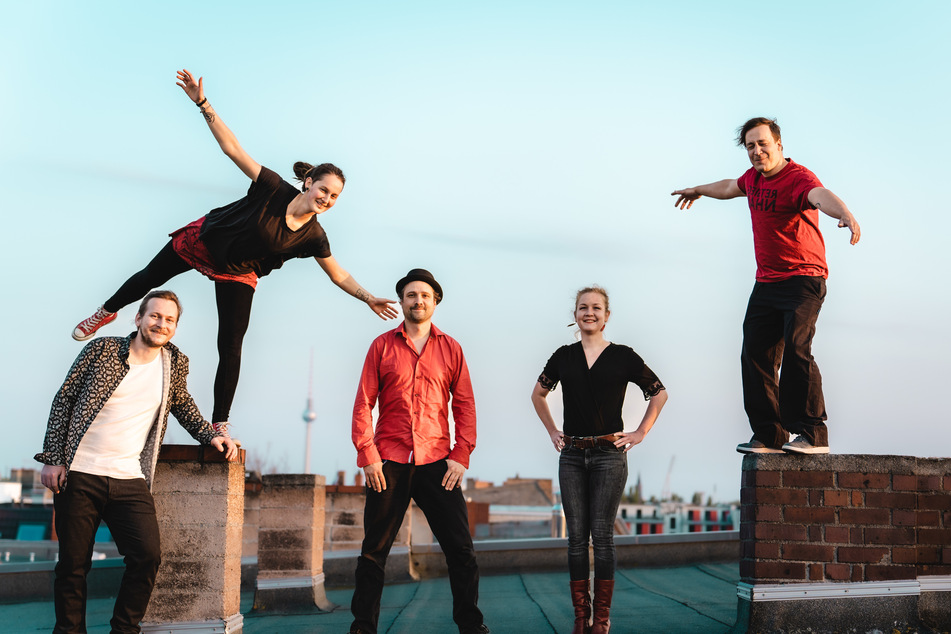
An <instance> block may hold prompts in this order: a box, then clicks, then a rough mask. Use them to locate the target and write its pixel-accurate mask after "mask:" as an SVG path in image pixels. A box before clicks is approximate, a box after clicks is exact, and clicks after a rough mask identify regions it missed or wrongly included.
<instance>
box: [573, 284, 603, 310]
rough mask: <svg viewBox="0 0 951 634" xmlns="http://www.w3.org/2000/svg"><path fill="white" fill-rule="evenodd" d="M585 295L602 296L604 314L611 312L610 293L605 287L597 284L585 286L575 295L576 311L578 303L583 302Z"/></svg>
mask: <svg viewBox="0 0 951 634" xmlns="http://www.w3.org/2000/svg"><path fill="white" fill-rule="evenodd" d="M585 293H598V294H599V295H601V297H603V298H604V312H606V313H609V312H611V300H610V299H608V291H607V289H606V288H604V287H603V286H598V285H597V284H592V285H591V286H585V287H584V288H582V289H580V290H579V291H578V293H577V294H576V295H575V310H578V302H579V301H581V296H582V295H584V294H585Z"/></svg>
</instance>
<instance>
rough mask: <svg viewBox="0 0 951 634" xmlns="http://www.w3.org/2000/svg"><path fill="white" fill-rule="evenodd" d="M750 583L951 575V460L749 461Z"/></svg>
mask: <svg viewBox="0 0 951 634" xmlns="http://www.w3.org/2000/svg"><path fill="white" fill-rule="evenodd" d="M740 501H741V504H742V508H741V522H740V539H741V557H742V559H741V561H740V575H741V577H742V580H743V582H745V583H750V584H755V583H790V582H822V581H850V582H862V581H890V580H900V579H916V578H918V577H919V576H927V575H951V460H949V459H937V458H914V457H906V456H849V455H826V456H791V455H779V454H763V455H749V456H746V457H745V458H744V459H743V480H742V489H741V492H740Z"/></svg>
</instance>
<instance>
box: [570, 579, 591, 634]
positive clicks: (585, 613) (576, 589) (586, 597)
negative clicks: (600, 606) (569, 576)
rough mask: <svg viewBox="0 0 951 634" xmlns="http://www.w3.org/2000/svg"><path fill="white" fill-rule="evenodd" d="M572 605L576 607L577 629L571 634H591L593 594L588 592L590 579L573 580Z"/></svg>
mask: <svg viewBox="0 0 951 634" xmlns="http://www.w3.org/2000/svg"><path fill="white" fill-rule="evenodd" d="M571 605H573V606H574V608H575V629H573V630H571V634H590V632H591V594H590V593H589V592H588V580H587V579H581V580H578V581H572V582H571Z"/></svg>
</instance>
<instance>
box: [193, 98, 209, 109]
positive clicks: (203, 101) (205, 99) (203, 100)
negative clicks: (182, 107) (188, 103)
mask: <svg viewBox="0 0 951 634" xmlns="http://www.w3.org/2000/svg"><path fill="white" fill-rule="evenodd" d="M207 101H208V97H205V98H204V99H202V100H201V101H197V102H195V105H196V106H198V107H199V108H201V107H202V106H204V105H205V103H206V102H207Z"/></svg>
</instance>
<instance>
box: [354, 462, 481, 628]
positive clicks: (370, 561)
mask: <svg viewBox="0 0 951 634" xmlns="http://www.w3.org/2000/svg"><path fill="white" fill-rule="evenodd" d="M446 470H447V466H446V461H445V460H439V461H437V462H434V463H431V464H428V465H419V466H417V465H412V464H399V463H395V462H390V461H385V462H384V463H383V476H384V477H385V478H386V490H385V491H382V492H380V493H377V492H376V491H374V490H373V489H370V488H369V487H368V488H367V492H366V493H367V499H366V507H365V511H364V517H363V526H364V535H365V536H364V539H363V547H362V549H361V552H360V558H359V559H357V571H356V587H355V588H354V591H353V600H352V601H351V603H350V611H351V612H353V619H354V620H353V625H352V626H351V629H356V628H359V629H361V630H363V631H364V632H368V633H369V634H376V626H377V622H378V621H379V619H380V597H381V596H382V594H383V571H384V568H385V567H386V558H387V556H388V555H389V553H390V547H391V546H393V540H394V539H396V534H397V532H398V531H399V530H400V525H401V524H402V523H403V516H404V515H405V514H406V509H407V508H408V507H409V501H410V499H412V500H414V501H415V502H416V504H417V506H419V508H420V509H421V510H422V511H423V513H424V514H425V515H426V519H427V521H428V522H429V527H430V528H431V529H432V531H433V535H434V536H435V537H436V539H437V541H439V546H440V547H441V548H442V551H443V553H444V554H445V556H446V564H448V566H449V586H450V588H451V590H452V618H453V620H454V621H455V622H456V625H458V626H459V631H460V632H467V631H471V630H475V628H478V627H479V626H480V625H482V612H480V611H479V608H478V606H477V604H478V601H479V566H478V565H477V564H476V557H475V549H474V548H473V546H472V537H471V536H470V535H469V514H468V512H467V511H466V500H465V498H464V497H463V495H462V490H461V489H459V488H458V487H457V488H455V489H453V490H452V491H447V490H446V489H445V488H443V486H442V484H441V482H442V478H443V476H444V475H445V473H446Z"/></svg>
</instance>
